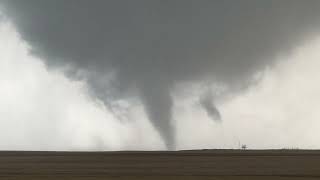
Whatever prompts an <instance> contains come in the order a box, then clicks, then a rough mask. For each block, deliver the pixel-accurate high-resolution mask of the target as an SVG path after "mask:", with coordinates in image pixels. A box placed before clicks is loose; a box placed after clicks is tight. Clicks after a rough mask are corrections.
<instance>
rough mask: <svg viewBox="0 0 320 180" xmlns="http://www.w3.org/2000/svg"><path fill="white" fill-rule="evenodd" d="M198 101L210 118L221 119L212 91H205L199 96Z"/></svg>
mask: <svg viewBox="0 0 320 180" xmlns="http://www.w3.org/2000/svg"><path fill="white" fill-rule="evenodd" d="M199 103H200V105H201V107H202V108H203V109H204V110H205V111H206V112H207V114H208V116H209V117H210V118H211V119H212V120H214V121H221V114H220V112H219V110H218V109H217V107H216V106H215V104H214V102H213V95H212V92H207V93H205V94H204V95H203V96H202V97H201V98H200V100H199Z"/></svg>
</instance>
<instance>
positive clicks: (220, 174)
mask: <svg viewBox="0 0 320 180" xmlns="http://www.w3.org/2000/svg"><path fill="white" fill-rule="evenodd" d="M0 179H6V180H16V179H24V180H26V179H32V180H37V179H39V180H40V179H41V180H49V179H50V180H51V179H66V180H69V179H70V180H84V179H90V180H100V179H107V180H108V179H111V180H120V179H121V180H122V179H125V180H130V179H135V180H138V179H142V180H145V179H172V180H173V179H177V180H178V179H183V180H191V179H203V180H222V179H223V180H233V179H243V180H244V179H246V180H253V179H262V180H264V179H276V180H288V179H295V180H300V179H310V180H311V179H320V151H305V150H260V151H258V150H246V151H240V150H202V151H177V152H161V151H159V152H143V151H142V152H138V151H137V152H9V151H3V152H0Z"/></svg>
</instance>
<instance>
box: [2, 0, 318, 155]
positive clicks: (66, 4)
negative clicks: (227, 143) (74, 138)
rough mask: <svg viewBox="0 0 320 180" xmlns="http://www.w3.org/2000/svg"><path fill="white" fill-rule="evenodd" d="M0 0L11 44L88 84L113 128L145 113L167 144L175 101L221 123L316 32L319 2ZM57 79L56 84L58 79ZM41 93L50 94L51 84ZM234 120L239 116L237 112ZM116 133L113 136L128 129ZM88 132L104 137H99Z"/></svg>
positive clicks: (173, 128)
mask: <svg viewBox="0 0 320 180" xmlns="http://www.w3.org/2000/svg"><path fill="white" fill-rule="evenodd" d="M0 2H1V4H2V11H3V14H4V15H3V16H4V17H6V20H3V21H6V23H8V22H9V24H11V25H10V26H12V27H11V28H12V31H14V32H16V34H17V35H16V36H19V37H20V39H19V40H17V41H19V42H20V41H21V42H23V43H25V44H27V47H26V49H28V50H27V52H28V53H27V54H26V55H25V56H26V57H28V58H31V59H32V58H38V59H41V60H40V62H42V63H44V66H45V67H46V68H48V73H50V72H60V73H61V76H63V77H64V78H66V79H65V81H68V82H69V83H74V82H81V83H83V84H85V85H84V86H85V89H86V90H83V91H79V94H85V95H86V96H88V97H87V98H88V99H89V100H88V101H89V102H91V101H94V102H95V101H98V102H100V103H101V104H100V106H102V107H104V108H105V109H107V111H108V113H109V114H110V117H112V118H114V119H116V120H115V121H116V122H117V123H119V126H123V123H132V122H135V121H137V120H136V119H137V118H138V119H145V120H144V121H143V122H144V123H143V124H146V123H147V122H148V121H147V120H149V121H150V122H151V124H149V125H148V127H149V126H150V127H151V128H152V127H153V128H154V130H156V131H157V132H158V133H159V135H160V138H161V139H162V140H163V141H164V143H165V144H166V146H167V147H168V148H169V149H175V148H177V147H179V141H180V142H183V140H179V139H181V138H180V136H178V135H177V134H179V132H177V131H179V129H181V128H180V127H184V125H179V126H178V124H179V123H178V122H180V120H177V119H179V118H175V117H176V116H181V117H184V115H183V114H184V113H183V112H179V111H177V110H175V108H177V106H178V104H179V102H178V101H187V100H189V99H193V100H190V101H194V103H195V104H196V105H191V106H195V109H201V110H198V111H199V112H200V111H205V112H206V114H207V116H209V117H211V119H220V118H221V122H219V124H220V125H219V124H215V123H218V122H215V121H212V122H207V123H206V126H208V127H210V126H223V124H226V123H227V122H226V118H228V117H230V116H231V114H233V111H232V110H230V111H231V112H228V111H226V110H225V106H224V107H222V105H225V104H227V102H229V101H232V102H233V101H235V99H236V98H235V97H234V96H238V95H243V94H246V93H247V92H248V91H250V90H252V87H255V86H258V85H259V83H261V82H264V79H265V78H270V77H271V75H270V77H266V76H267V75H265V73H264V72H265V71H266V69H268V68H272V67H277V66H279V65H278V64H279V63H280V62H281V59H282V60H283V59H288V57H292V56H293V55H292V54H294V53H295V51H296V50H297V49H298V48H300V47H301V46H303V45H304V44H306V43H307V42H310V41H311V40H313V39H314V38H316V37H317V35H318V32H319V25H320V24H319V22H320V21H319V19H320V11H319V8H320V2H319V1H316V0H314V1H311V0H307V1H300V0H296V1H295V0H287V1H285V0H283V1H278V0H275V1H272V0H271V1H264V0H263V1H262V0H261V1H259V0H252V1H249V0H246V1H227V0H224V1H211V0H210V1H209V0H208V1H206V0H200V1H195V0H194V1H191V0H175V1H160V0H159V1H155V0H151V1H150V0H148V1H147V0H146V1H142V0H137V1H131V0H127V1H125V0H120V1H119V0H117V1H112V0H111V1H104V0H93V1H89V0H68V1H65V0H55V1H51V0H28V1H26V0H2V1H0ZM4 24H5V23H4ZM7 26H8V25H7ZM3 27H6V26H5V25H3ZM14 36H15V35H13V37H14ZM8 41H13V40H10V39H9V40H8ZM29 56H30V57H29ZM6 57H7V56H6ZM279 57H283V58H279ZM283 61H285V60H283ZM287 66H288V67H289V66H290V63H289V64H288V65H287ZM282 71H286V70H282ZM300 73H301V72H297V74H300ZM271 74H272V73H271ZM258 75H259V76H258ZM274 76H275V75H274ZM257 77H259V78H257ZM8 78H9V80H10V76H8ZM9 80H8V81H9ZM276 80H277V77H276V76H275V77H274V81H276ZM10 81H11V80H10ZM59 81H60V80H56V81H55V82H54V83H57V86H58V83H61V82H59ZM61 81H62V80H61ZM286 81H289V80H286ZM42 86H44V85H42ZM194 86H197V88H196V90H194V89H192V88H193V87H194ZM208 89H209V91H210V93H209V94H211V95H208V94H207V93H208ZM291 90H292V91H295V90H296V89H291ZM68 91H71V92H72V91H73V90H70V89H69V90H68ZM41 92H42V93H44V94H47V95H48V96H50V92H51V90H48V89H43V90H41ZM256 93H258V94H259V92H256ZM61 96H62V97H61V98H62V99H64V95H61ZM193 96H194V98H192V97H193ZM49 98H50V97H48V99H47V98H46V97H45V98H44V102H45V103H46V100H47V101H48V102H49ZM177 99H179V100H177ZM75 100H76V101H78V100H77V98H75ZM248 101H249V100H248ZM274 103H275V104H274V106H276V105H277V104H278V102H276V101H275V102H274ZM218 105H220V106H221V107H220V108H219V107H218ZM243 105H245V102H244V103H243ZM128 106H129V107H128ZM253 107H254V106H253ZM100 108H101V107H100ZM132 108H134V109H135V108H138V109H139V108H140V110H137V111H139V112H140V111H141V112H140V115H139V116H138V117H131V115H128V114H130V113H128V111H130V112H131V109H132ZM98 109H99V108H98ZM178 109H179V108H178ZM220 109H221V110H220ZM73 111H74V112H73V113H79V112H78V110H73ZM192 111H193V110H192ZM243 111H245V110H243ZM250 111H257V110H256V109H254V108H253V109H251V110H250ZM199 112H194V113H193V114H198V113H199ZM50 113H54V112H50ZM269 113H271V114H273V113H274V112H272V111H270V112H269ZM58 114H59V113H58ZM141 114H144V115H143V118H142V115H141ZM47 116H48V115H47ZM92 116H93V115H92ZM190 116H191V115H190ZM199 116H201V115H199ZM220 116H221V117H220ZM50 117H52V116H51V115H50ZM53 117H54V115H53ZM193 117H194V116H193ZM88 118H90V116H88ZM263 118H265V117H262V118H261V119H263ZM180 119H181V118H180ZM182 119H188V118H182ZM66 121H67V120H66ZM79 121H80V120H79ZM127 121H128V122H127ZM237 121H245V120H242V119H241V118H240V117H238V118H237ZM106 122H108V120H106V121H105V122H103V123H106ZM182 122H183V121H182ZM187 122H188V121H187V120H186V123H187ZM212 123H213V124H212ZM182 124H183V123H182ZM200 124H201V123H200V122H199V121H198V117H194V124H193V127H194V130H193V131H195V132H197V131H201V129H199V130H198V129H197V128H196V127H197V126H198V125H199V127H200ZM262 124H263V123H262ZM35 127H37V123H35ZM41 127H42V126H41V125H39V128H40V129H41ZM48 128H49V129H51V128H54V127H52V126H49V127H48ZM266 128H267V127H266ZM57 129H58V130H59V129H60V126H58V127H57ZM113 129H114V128H113ZM132 129H133V130H132V131H134V132H135V131H137V128H134V127H132ZM123 131H124V132H123V133H120V134H122V135H123V134H125V132H128V131H126V130H123ZM134 132H133V134H137V133H138V131H137V132H135V133H134ZM144 135H146V136H147V135H148V134H147V133H146V134H144ZM70 136H71V135H70ZM94 137H97V138H94V139H98V140H97V141H98V142H100V141H103V142H104V141H107V140H105V139H104V138H102V137H100V135H99V134H98V135H95V136H94ZM155 138H156V135H155ZM158 138H159V137H158ZM99 139H102V140H99ZM119 139H121V138H119ZM121 140H123V139H121ZM121 140H118V141H121ZM88 141H89V142H90V140H88ZM93 141H95V140H93ZM130 141H133V140H130ZM130 141H129V140H128V143H129V142H130ZM194 141H195V144H197V142H199V141H200V142H201V139H200V140H194ZM106 143H107V142H106ZM98 144H99V143H98ZM107 144H108V143H107ZM142 146H143V145H141V147H142ZM44 147H46V146H44ZM157 147H158V146H156V147H155V148H157ZM199 147H202V146H200V145H199ZM128 148H130V147H128Z"/></svg>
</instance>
